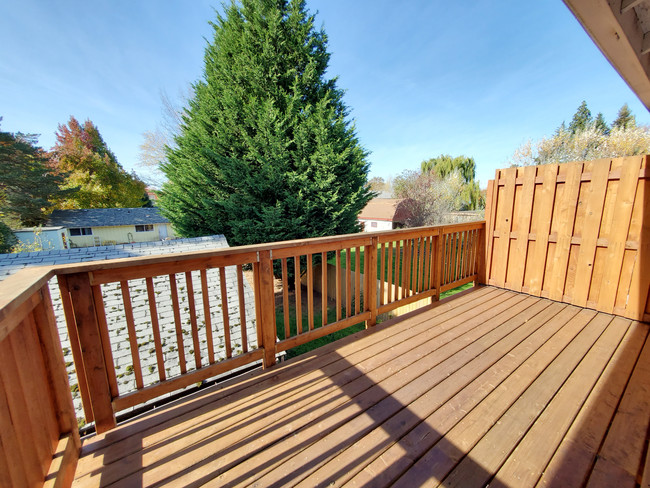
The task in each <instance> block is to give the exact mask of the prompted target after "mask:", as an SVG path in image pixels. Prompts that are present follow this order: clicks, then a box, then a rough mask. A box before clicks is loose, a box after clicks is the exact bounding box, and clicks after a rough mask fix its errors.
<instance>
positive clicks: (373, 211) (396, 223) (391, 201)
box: [358, 198, 409, 232]
mask: <svg viewBox="0 0 650 488" xmlns="http://www.w3.org/2000/svg"><path fill="white" fill-rule="evenodd" d="M402 202H403V200H400V199H396V198H373V199H372V200H370V201H369V202H368V205H366V207H365V208H364V209H363V210H362V211H361V213H360V214H359V217H358V218H359V222H360V223H361V225H362V227H363V231H364V232H377V231H381V230H391V229H399V228H401V227H404V225H405V223H406V220H407V219H408V217H409V215H408V212H407V211H406V209H405V208H404V206H403V205H400V204H401V203H402Z"/></svg>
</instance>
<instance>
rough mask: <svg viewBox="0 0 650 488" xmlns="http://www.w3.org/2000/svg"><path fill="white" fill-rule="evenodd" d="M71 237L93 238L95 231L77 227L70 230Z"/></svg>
mask: <svg viewBox="0 0 650 488" xmlns="http://www.w3.org/2000/svg"><path fill="white" fill-rule="evenodd" d="M70 235H71V236H91V235H93V230H92V229H91V228H90V227H76V228H74V229H70Z"/></svg>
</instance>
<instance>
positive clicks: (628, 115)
mask: <svg viewBox="0 0 650 488" xmlns="http://www.w3.org/2000/svg"><path fill="white" fill-rule="evenodd" d="M614 127H616V128H618V129H624V130H625V129H631V128H633V127H636V118H635V117H634V115H632V112H631V111H630V107H628V106H627V103H626V104H625V105H623V106H622V107H621V108H620V109H619V111H618V115H617V116H616V119H614V122H612V128H614Z"/></svg>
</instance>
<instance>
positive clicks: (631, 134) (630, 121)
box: [509, 102, 650, 166]
mask: <svg viewBox="0 0 650 488" xmlns="http://www.w3.org/2000/svg"><path fill="white" fill-rule="evenodd" d="M587 112H589V109H588V108H587V105H586V103H585V102H582V104H581V105H580V107H579V108H578V110H577V111H576V114H575V115H574V117H573V121H572V124H573V125H574V126H576V127H577V126H579V125H580V124H579V123H575V122H576V121H579V120H582V121H584V120H587V122H586V125H585V126H584V127H583V128H582V129H578V130H576V132H572V131H571V126H569V128H566V127H565V125H564V123H563V124H562V125H561V126H560V127H559V128H558V129H556V131H555V132H554V134H553V136H551V137H543V138H541V139H539V140H538V141H535V142H533V141H527V142H526V143H524V144H522V145H521V146H520V147H519V148H517V149H516V150H515V152H514V154H513V155H512V157H511V158H510V161H509V162H510V164H511V165H512V166H527V165H538V164H550V163H568V162H571V161H590V160H593V159H600V158H617V157H622V156H636V155H639V154H650V127H645V126H637V125H636V120H635V118H634V115H633V114H632V113H631V112H630V110H629V108H628V107H627V105H623V107H621V109H620V110H619V112H618V117H617V118H616V120H614V122H612V125H611V127H607V124H606V123H605V119H604V117H602V114H600V113H599V114H598V116H597V117H596V119H595V120H591V115H589V117H588V118H585V114H586V113H587ZM574 123H575V124H574ZM605 129H607V130H605Z"/></svg>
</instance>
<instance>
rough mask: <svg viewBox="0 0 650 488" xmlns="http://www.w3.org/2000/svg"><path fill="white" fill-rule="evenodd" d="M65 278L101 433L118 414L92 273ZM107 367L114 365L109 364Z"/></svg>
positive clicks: (113, 422) (95, 415)
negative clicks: (98, 316) (105, 357)
mask: <svg viewBox="0 0 650 488" xmlns="http://www.w3.org/2000/svg"><path fill="white" fill-rule="evenodd" d="M66 279H67V285H68V287H67V288H68V291H69V293H70V299H71V302H72V309H73V319H74V322H75V324H76V327H77V332H78V335H79V344H80V346H81V351H82V356H83V365H84V370H85V373H86V382H87V384H88V391H89V393H90V403H91V405H92V410H93V417H94V419H95V429H96V431H97V433H98V434H101V433H102V432H106V431H108V430H110V429H112V428H114V427H115V415H114V413H113V406H112V404H111V401H112V397H111V390H110V385H109V382H108V374H107V371H106V368H107V365H106V362H105V360H104V352H103V347H102V339H101V331H100V330H99V321H98V319H97V311H96V309H95V302H94V300H93V293H92V288H91V285H90V277H89V275H88V273H78V274H72V275H69V276H67V277H66ZM68 320H70V318H68ZM70 325H71V326H72V325H73V324H70ZM108 367H113V365H112V364H111V365H108Z"/></svg>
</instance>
